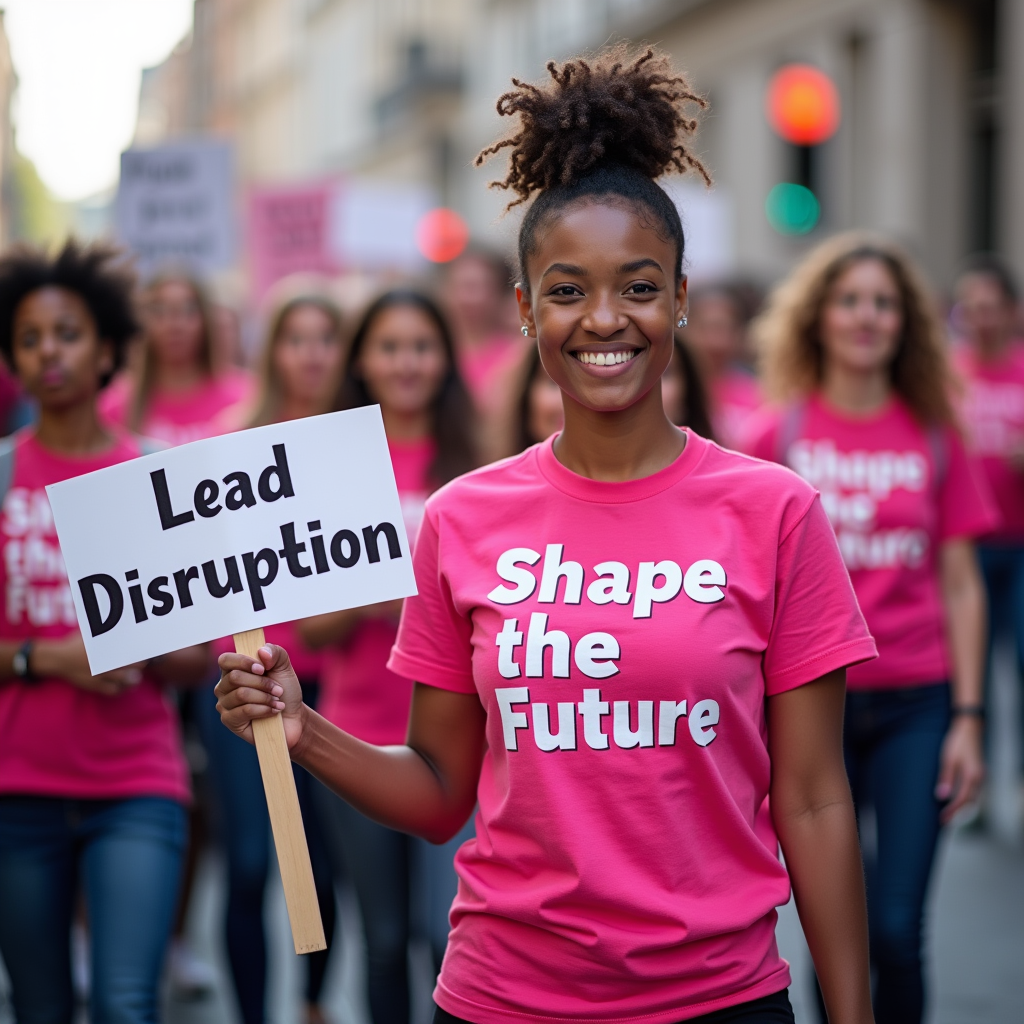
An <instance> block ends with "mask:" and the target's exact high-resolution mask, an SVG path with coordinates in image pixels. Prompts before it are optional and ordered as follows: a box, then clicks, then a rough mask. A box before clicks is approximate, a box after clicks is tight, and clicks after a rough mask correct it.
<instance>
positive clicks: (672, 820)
mask: <svg viewBox="0 0 1024 1024" xmlns="http://www.w3.org/2000/svg"><path fill="white" fill-rule="evenodd" d="M552 445H553V439H549V440H548V441H545V442H543V443H541V444H539V445H536V446H535V447H533V448H530V449H528V450H527V451H526V452H524V453H523V454H522V455H518V456H516V457H515V458H512V459H508V460H506V461H504V462H499V463H496V464H495V465H493V466H488V467H486V468H485V469H482V470H478V471H476V472H474V473H470V474H468V475H467V476H464V477H461V478H459V479H457V480H455V481H454V482H452V483H451V484H449V485H448V486H446V487H445V488H443V489H442V490H441V491H439V492H438V493H437V494H436V495H434V496H433V497H432V498H431V499H430V500H429V501H428V502H427V511H426V516H425V518H424V521H423V525H422V527H421V528H420V536H419V540H418V543H417V546H416V553H415V567H416V581H417V586H418V588H419V595H418V596H417V597H411V598H408V599H407V600H406V604H405V612H404V614H403V618H402V624H401V627H400V629H399V635H398V641H397V643H396V646H395V651H394V653H393V655H392V658H391V667H392V668H393V669H394V670H395V671H396V672H400V673H401V674H402V675H404V676H407V677H408V678H410V679H415V680H418V681H420V682H422V683H425V684H427V685H430V686H436V687H440V688H442V689H447V690H452V691H456V692H460V693H468V694H472V693H476V694H478V695H479V698H480V701H481V703H482V704H483V707H484V709H485V711H486V713H487V724H486V730H487V752H486V754H485V755H484V762H483V766H482V770H481V777H480V783H479V789H478V800H479V806H478V813H477V818H476V837H475V838H474V839H471V840H469V841H468V842H467V843H465V844H464V845H463V846H462V847H461V849H460V850H459V852H458V854H457V855H456V860H455V863H456V869H457V871H458V875H459V891H458V896H457V897H456V900H455V903H454V905H453V907H452V915H451V921H452V933H451V936H450V939H449V944H448V951H447V953H446V955H445V959H444V966H443V968H442V971H441V977H440V979H439V981H438V986H437V990H436V992H435V998H436V1000H437V1002H438V1004H439V1005H440V1006H441V1007H443V1008H444V1009H445V1010H447V1011H448V1012H449V1013H452V1014H455V1015H457V1016H460V1017H464V1018H466V1019H468V1020H472V1021H476V1022H478V1024H498V1022H506V1021H507V1022H512V1021H519V1022H521V1021H523V1020H524V1019H535V1020H545V1019H547V1020H555V1019H559V1020H573V1021H579V1022H585V1021H600V1022H602V1024H616V1022H620V1024H624V1022H627V1021H632V1022H635V1021H637V1020H644V1021H648V1022H650V1024H663V1022H669V1021H677V1020H680V1019H682V1018H685V1017H689V1016H696V1015H698V1014H701V1013H707V1012H710V1011H711V1010H714V1009H717V1008H719V1007H724V1006H730V1005H735V1004H738V1003H742V1002H744V1001H746V1000H750V999H754V998H757V997H759V996H763V995H768V994H771V993H773V992H776V991H778V990H781V989H783V988H785V987H786V986H787V985H788V983H789V970H788V966H787V964H786V963H785V961H784V960H782V959H781V958H780V957H779V953H778V949H777V947H776V944H775V922H776V912H775V908H776V907H778V906H779V905H781V904H784V903H785V902H786V901H787V899H788V898H789V880H788V878H787V875H786V871H785V869H784V868H783V866H782V865H781V863H780V862H779V858H778V840H777V838H776V835H775V830H774V827H773V824H772V820H771V816H770V813H769V809H768V802H767V796H768V790H769V782H770V777H771V765H770V763H769V757H768V748H767V732H766V726H765V712H764V709H765V696H766V695H772V694H777V693H780V692H782V691H785V690H789V689H792V688H794V687H798V686H800V685H802V684H804V683H807V682H810V681H811V680H814V679H817V678H818V677H819V676H822V675H824V674H826V673H828V672H830V671H832V670H834V669H838V668H841V667H842V666H844V665H849V664H851V663H853V662H858V661H861V660H863V659H865V658H870V657H873V656H874V653H875V648H874V644H873V642H872V640H871V637H870V635H869V634H868V631H867V628H866V627H865V625H864V620H863V618H862V617H861V614H860V611H859V609H858V607H857V602H856V600H855V598H854V595H853V591H852V589H851V587H850V581H849V578H848V576H847V574H846V570H845V569H844V568H843V564H842V560H841V559H840V557H839V551H838V549H837V547H836V541H835V536H834V534H833V532H832V529H831V527H830V526H829V523H828V520H827V518H826V517H825V514H824V512H823V511H822V509H821V505H820V503H819V502H818V499H817V496H816V495H815V492H814V490H813V489H812V488H811V487H810V486H809V485H807V484H806V483H804V481H802V480H800V479H799V478H798V477H797V476H796V475H794V474H793V473H790V472H789V471H788V470H785V469H782V468H781V467H777V466H770V465H767V464H765V463H763V462H759V461H757V460H755V459H750V458H747V457H745V456H742V455H738V454H736V453H734V452H727V451H724V450H723V449H721V448H719V447H718V446H717V445H715V444H712V443H711V442H709V441H705V440H703V439H702V438H700V437H698V436H696V435H695V434H694V433H693V432H692V431H687V432H686V447H685V448H684V450H683V452H682V454H681V455H680V456H679V458H678V459H676V460H675V461H674V462H673V463H672V464H671V465H670V466H668V467H666V468H665V469H664V470H662V471H661V472H659V473H655V474H654V475H652V476H649V477H645V478H643V479H640V480H632V481H629V482H624V483H604V482H598V481H594V480H590V479H586V478H583V477H580V476H577V475H576V474H574V473H572V472H571V471H569V470H568V469H566V468H565V467H564V466H563V465H561V463H559V461H558V460H557V458H556V457H555V454H554V452H553V448H552Z"/></svg>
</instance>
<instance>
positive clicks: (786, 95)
mask: <svg viewBox="0 0 1024 1024" xmlns="http://www.w3.org/2000/svg"><path fill="white" fill-rule="evenodd" d="M765 110H766V113H767V116H768V123H769V124H770V125H771V126H772V128H773V129H774V131H775V133H776V134H777V135H779V136H780V137H781V138H782V139H783V140H784V141H785V142H786V143H787V148H788V150H789V153H788V156H789V164H790V168H789V173H788V176H787V177H788V180H786V181H783V182H779V183H778V184H777V185H775V186H774V188H772V190H771V191H770V192H769V193H768V197H767V199H766V200H765V214H766V215H767V217H768V221H769V223H770V224H771V225H772V227H773V228H775V230H776V231H778V232H779V233H780V234H783V235H803V234H806V233H807V232H808V231H811V230H812V229H813V228H814V226H815V225H816V224H817V223H818V220H819V219H820V217H821V200H820V181H819V177H820V168H819V163H820V157H819V153H820V147H821V144H822V143H823V142H826V141H827V140H828V139H830V138H831V137H832V136H833V135H835V133H836V130H837V129H838V127H839V120H840V103H839V92H838V90H837V89H836V87H835V85H834V83H833V82H832V79H831V78H829V77H828V75H826V74H825V73H824V72H823V71H821V70H819V69H818V68H816V67H813V66H812V65H810V64H786V65H784V66H783V67H781V68H779V70H778V71H776V72H775V74H774V75H772V78H771V81H770V82H769V83H768V92H767V95H766V97H765Z"/></svg>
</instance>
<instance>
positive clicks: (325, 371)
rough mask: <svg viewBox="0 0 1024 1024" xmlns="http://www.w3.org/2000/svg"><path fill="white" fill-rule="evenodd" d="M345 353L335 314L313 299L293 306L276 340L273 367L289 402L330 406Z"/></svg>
mask: <svg viewBox="0 0 1024 1024" xmlns="http://www.w3.org/2000/svg"><path fill="white" fill-rule="evenodd" d="M343 355H344V352H343V349H342V344H341V338H339V337H338V332H337V331H336V330H335V329H334V324H333V322H332V321H331V318H330V317H329V316H328V315H327V314H326V313H325V312H324V311H323V310H322V309H320V307H319V306H315V305H313V304H312V303H305V304H299V305H297V306H293V307H292V308H291V309H290V310H289V311H288V313H287V314H285V317H284V319H283V320H282V321H281V326H280V329H279V330H278V333H277V338H276V339H275V342H274V352H273V358H272V360H271V362H272V370H273V373H274V375H275V376H276V378H277V380H278V382H279V384H280V387H281V393H282V395H283V396H284V399H285V401H286V402H292V403H295V404H296V405H304V406H322V407H323V408H325V409H326V408H327V407H328V406H329V405H330V402H331V399H332V397H333V396H334V393H335V391H336V390H337V387H338V378H339V376H340V374H341V365H342V357H343Z"/></svg>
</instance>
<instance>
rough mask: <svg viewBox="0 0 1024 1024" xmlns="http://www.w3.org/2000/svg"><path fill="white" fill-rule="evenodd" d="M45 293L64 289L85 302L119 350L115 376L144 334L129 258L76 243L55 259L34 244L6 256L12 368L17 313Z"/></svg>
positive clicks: (0, 277) (4, 299)
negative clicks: (130, 346)
mask: <svg viewBox="0 0 1024 1024" xmlns="http://www.w3.org/2000/svg"><path fill="white" fill-rule="evenodd" d="M40 288H63V289H64V290H65V291H69V292H73V293H74V294H75V295H77V296H78V297H79V298H80V299H81V300H82V302H84V303H85V305H86V306H87V307H88V309H89V312H90V314H91V315H92V318H93V320H94V321H95V323H96V332H97V334H98V335H99V336H100V338H102V339H103V340H104V341H106V342H108V343H109V344H110V345H111V346H112V347H113V350H114V366H113V370H112V371H111V374H110V375H109V376H112V375H113V373H114V372H116V371H117V370H118V369H120V367H121V365H122V363H123V362H124V355H125V350H126V349H127V347H128V342H129V341H131V339H132V338H133V337H134V336H135V335H136V334H137V333H138V331H139V323H138V320H137V319H136V316H135V308H134V302H133V292H134V288H135V275H134V274H133V273H132V270H131V268H130V266H129V265H128V263H127V262H126V260H125V257H124V253H122V252H121V250H120V249H118V248H117V247H116V246H113V245H110V244H109V243H106V242H93V243H92V244H89V245H85V244H83V243H81V242H78V241H76V240H75V239H73V238H71V239H68V241H67V242H65V243H64V246H63V247H62V248H61V249H60V250H59V251H58V252H57V253H56V254H55V255H52V256H51V255H49V254H47V253H46V252H44V251H43V250H42V249H37V248H34V247H32V246H28V245H17V246H15V247H14V248H12V249H10V250H8V251H7V252H6V253H5V254H4V255H3V256H0V353H2V354H3V357H4V359H5V360H6V361H7V365H8V366H11V367H12V368H13V360H12V348H13V342H14V314H15V312H16V311H17V309H18V306H19V305H20V303H21V302H22V300H23V299H25V298H26V296H28V295H30V294H31V293H32V292H35V291H38V290H39V289H40ZM109 376H108V377H107V378H106V379H105V380H103V381H101V384H106V383H107V380H108V379H109Z"/></svg>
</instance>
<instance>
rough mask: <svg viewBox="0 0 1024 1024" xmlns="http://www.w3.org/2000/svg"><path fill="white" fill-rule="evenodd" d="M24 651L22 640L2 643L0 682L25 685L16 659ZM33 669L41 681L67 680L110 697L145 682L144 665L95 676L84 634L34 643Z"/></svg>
mask: <svg viewBox="0 0 1024 1024" xmlns="http://www.w3.org/2000/svg"><path fill="white" fill-rule="evenodd" d="M20 648H21V641H18V640H0V683H6V684H9V685H19V684H21V680H19V679H18V677H17V676H16V675H15V674H14V656H15V654H17V652H18V650H19V649H20ZM29 668H30V669H31V671H32V675H33V676H35V677H36V678H37V679H64V680H66V681H67V682H69V683H71V684H72V685H73V686H77V687H79V688H80V689H82V690H91V691H92V692H94V693H102V694H104V696H107V697H116V696H117V694H119V693H120V692H121V691H122V690H123V689H125V688H126V687H128V686H134V685H135V684H136V683H138V682H139V681H140V680H141V679H142V666H141V665H127V666H125V667H124V668H117V669H113V670H112V671H110V672H103V673H101V674H100V675H98V676H94V675H93V674H92V670H91V669H90V668H89V659H88V658H87V657H86V654H85V643H84V642H83V641H82V634H81V633H69V634H68V635H67V636H66V637H63V638H62V639H60V640H47V639H43V638H40V639H38V640H33V641H32V652H31V654H30V655H29ZM21 685H24V684H21ZM29 685H31V684H29Z"/></svg>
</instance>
